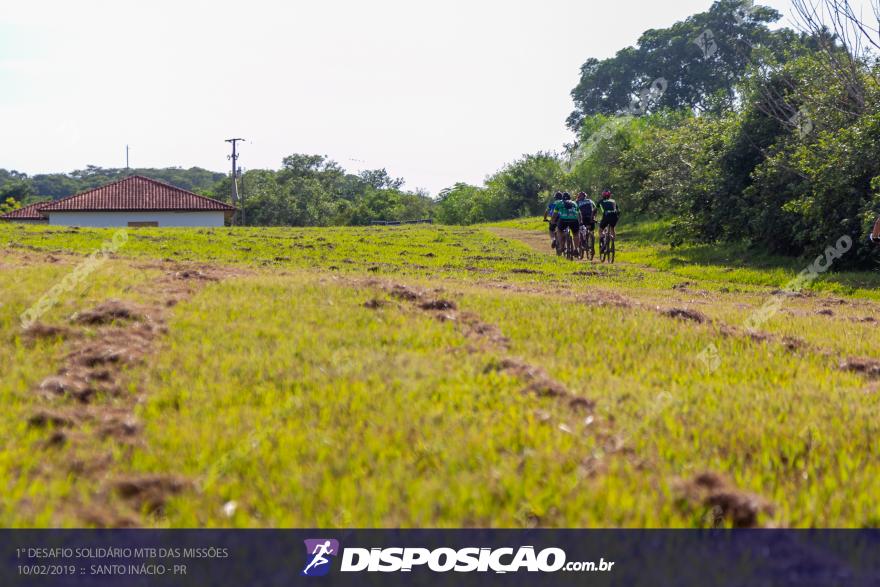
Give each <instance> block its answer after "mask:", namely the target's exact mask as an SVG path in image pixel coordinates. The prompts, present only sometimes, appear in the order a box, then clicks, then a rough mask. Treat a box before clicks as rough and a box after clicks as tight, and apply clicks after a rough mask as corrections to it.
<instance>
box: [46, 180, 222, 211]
mask: <svg viewBox="0 0 880 587" xmlns="http://www.w3.org/2000/svg"><path fill="white" fill-rule="evenodd" d="M211 210H215V211H221V212H232V211H234V210H235V206H231V205H229V204H226V203H224V202H221V201H219V200H214V199H212V198H208V197H205V196H200V195H198V194H194V193H192V192H188V191H186V190H183V189H180V188H178V187H174V186H173V185H170V184H167V183H163V182H161V181H156V180H155V179H150V178H148V177H143V176H140V175H132V176H130V177H126V178H125V179H120V180H119V181H114V182H113V183H108V184H107V185H104V186H101V187H97V188H94V189H91V190H88V191H85V192H82V193H79V194H76V195H73V196H68V197H66V198H61V199H60V200H55V201H54V202H49V203H47V204H46V205H44V206H42V207H41V208H40V209H39V211H40V212H42V213H43V214H46V213H47V212H74V211H77V212H79V211H82V212H96V211H103V212H119V211H144V212H158V211H172V212H191V211H211Z"/></svg>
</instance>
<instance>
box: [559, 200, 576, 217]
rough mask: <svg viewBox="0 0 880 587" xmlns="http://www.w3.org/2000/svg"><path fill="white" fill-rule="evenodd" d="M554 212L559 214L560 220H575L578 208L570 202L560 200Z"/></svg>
mask: <svg viewBox="0 0 880 587" xmlns="http://www.w3.org/2000/svg"><path fill="white" fill-rule="evenodd" d="M555 211H556V213H557V214H559V218H560V220H577V219H578V207H577V204H576V203H574V202H572V201H571V200H561V201H559V202H558V203H557V204H556V208H555Z"/></svg>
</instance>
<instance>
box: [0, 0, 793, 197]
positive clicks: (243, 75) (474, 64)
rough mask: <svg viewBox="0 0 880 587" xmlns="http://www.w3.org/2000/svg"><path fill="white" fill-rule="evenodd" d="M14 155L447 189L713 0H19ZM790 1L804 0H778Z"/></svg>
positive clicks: (11, 93) (10, 39)
mask: <svg viewBox="0 0 880 587" xmlns="http://www.w3.org/2000/svg"><path fill="white" fill-rule="evenodd" d="M0 3H2V6H0V138H2V140H0V167H4V168H8V169H18V170H19V171H24V172H27V173H30V174H33V173H41V172H50V171H70V170H73V169H79V168H83V167H85V166H86V165H87V164H94V165H100V166H102V167H122V166H123V165H124V164H125V145H126V144H129V145H131V164H132V166H138V167H169V166H179V167H190V166H193V165H196V166H200V167H205V168H208V169H212V170H217V171H225V170H226V169H227V168H228V166H229V163H228V161H227V159H226V155H227V154H228V152H229V151H228V145H227V143H224V142H223V140H224V139H226V138H229V137H232V136H236V137H244V138H246V139H248V141H247V142H246V143H244V144H243V145H241V158H240V160H239V164H240V165H241V166H242V167H244V168H246V169H253V168H273V169H275V168H278V167H279V166H280V164H281V159H282V158H283V157H284V156H285V155H288V154H291V153H317V154H325V155H328V156H330V157H331V158H332V159H335V160H336V161H338V162H339V163H340V164H341V165H342V166H343V167H345V168H347V169H349V170H351V171H358V170H360V169H368V168H369V169H372V168H378V167H385V168H387V169H388V171H389V173H391V174H392V175H394V176H397V177H403V178H404V179H405V180H406V182H407V184H406V185H407V187H408V188H411V189H415V188H426V189H428V190H429V191H431V192H432V193H434V194H436V193H437V192H438V191H439V190H440V189H442V188H444V187H447V186H450V185H452V184H453V183H455V182H456V181H467V182H470V183H477V184H479V183H480V182H482V180H483V179H484V178H485V177H486V175H488V174H490V173H492V172H494V171H496V170H498V169H499V168H500V167H502V166H503V165H504V164H505V163H507V162H510V161H512V160H513V159H515V158H517V157H519V156H521V155H522V154H524V153H533V152H536V151H538V150H559V149H560V148H561V146H562V144H563V143H565V142H567V141H570V140H571V138H572V136H571V134H570V133H569V131H568V130H567V129H566V128H565V118H566V116H567V115H568V114H569V112H570V111H571V109H572V103H571V99H570V96H569V92H570V91H571V89H572V88H573V87H574V86H575V85H576V83H577V81H578V70H579V67H580V65H581V64H582V63H583V62H584V61H585V60H586V59H587V58H588V57H598V58H603V57H608V56H610V55H612V54H613V53H614V52H616V51H617V50H618V49H620V48H622V47H625V46H627V45H631V44H633V43H634V42H635V41H636V39H637V38H638V36H639V35H640V34H641V33H642V32H643V31H644V30H646V29H648V28H659V27H666V26H669V25H671V24H672V23H673V22H675V21H677V20H681V19H683V18H685V17H687V16H689V15H690V14H693V13H695V12H700V11H703V10H706V9H708V7H709V6H710V5H711V1H710V0H674V1H660V0H641V1H635V0H615V1H610V2H609V1H600V2H597V1H586V0H584V1H574V0H569V1H564V0H543V1H541V2H536V1H531V2H528V1H521V0H506V1H505V0H441V1H434V2H425V1H420V0H359V1H358V0H311V1H308V2H303V1H287V2H284V1H275V2H271V1H265V0H240V1H238V2H231V1H228V0H212V1H210V2H208V1H193V0H176V1H174V2H168V1H166V0H154V1H151V2H135V1H131V0H115V1H99V0H77V1H70V0H67V1H63V0H58V1H55V0H52V1H48V0H47V1H40V0H33V1H25V0H0ZM759 3H761V4H765V5H771V6H774V7H776V8H778V9H780V10H781V11H783V13H786V14H787V13H788V12H789V2H788V0H770V1H767V0H764V1H763V2H759Z"/></svg>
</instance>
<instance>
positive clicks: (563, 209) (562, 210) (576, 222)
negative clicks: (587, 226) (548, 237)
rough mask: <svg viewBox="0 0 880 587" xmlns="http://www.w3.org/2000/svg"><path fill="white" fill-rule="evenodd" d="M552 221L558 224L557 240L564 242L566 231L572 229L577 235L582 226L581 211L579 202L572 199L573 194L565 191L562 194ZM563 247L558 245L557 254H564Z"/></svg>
mask: <svg viewBox="0 0 880 587" xmlns="http://www.w3.org/2000/svg"><path fill="white" fill-rule="evenodd" d="M551 222H554V223H555V224H556V242H557V243H560V244H561V243H562V242H564V239H565V231H567V230H571V231H572V232H573V233H574V234H575V236H576V235H577V234H578V232H579V231H580V227H581V211H580V209H579V208H578V207H577V204H576V203H574V202H572V201H571V194H569V193H568V192H565V193H563V194H562V202H560V203H558V204H556V208H555V209H554V211H553V216H551ZM562 252H563V251H562V247H561V246H559V245H557V247H556V254H557V255H561V254H562Z"/></svg>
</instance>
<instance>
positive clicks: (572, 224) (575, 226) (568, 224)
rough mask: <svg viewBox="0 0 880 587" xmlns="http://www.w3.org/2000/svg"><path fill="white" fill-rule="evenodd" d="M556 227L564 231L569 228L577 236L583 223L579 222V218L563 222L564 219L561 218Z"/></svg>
mask: <svg viewBox="0 0 880 587" xmlns="http://www.w3.org/2000/svg"><path fill="white" fill-rule="evenodd" d="M556 226H557V227H558V228H559V229H560V230H563V231H564V230H565V229H567V228H570V229H572V230H573V231H574V233H575V234H577V233H578V230H579V229H580V226H581V223H580V222H578V221H577V218H575V219H573V220H563V219H562V218H560V219H559V220H557V221H556Z"/></svg>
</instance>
